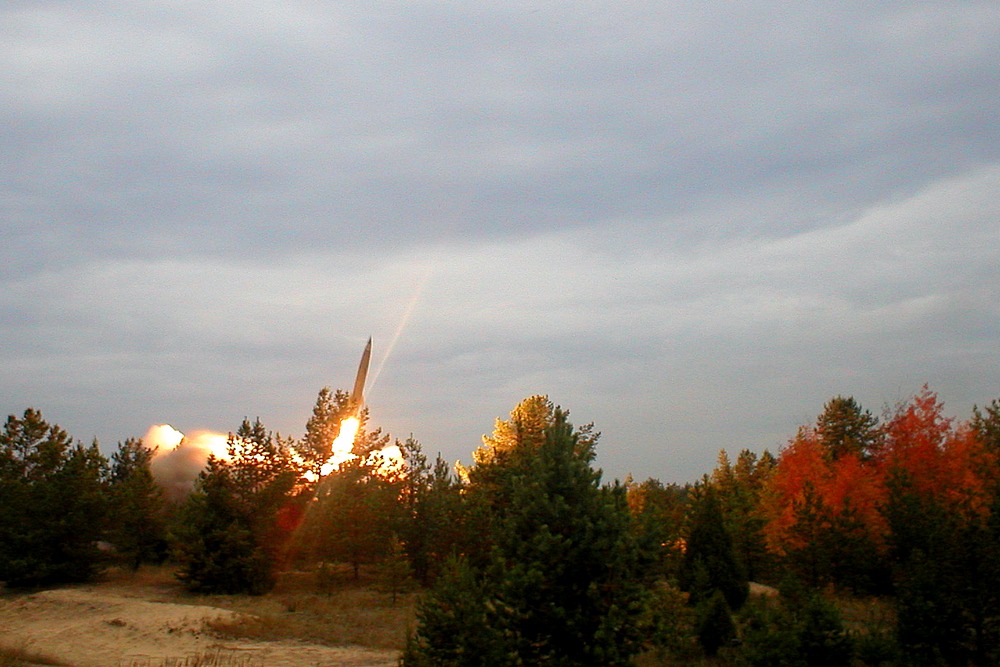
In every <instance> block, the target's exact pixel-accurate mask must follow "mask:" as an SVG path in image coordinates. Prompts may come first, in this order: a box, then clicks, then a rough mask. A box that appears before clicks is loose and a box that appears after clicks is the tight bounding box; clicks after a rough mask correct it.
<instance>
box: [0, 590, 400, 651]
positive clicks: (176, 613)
mask: <svg viewBox="0 0 1000 667" xmlns="http://www.w3.org/2000/svg"><path fill="white" fill-rule="evenodd" d="M233 615H234V612H231V611H227V610H223V609H219V608H217V607H206V606H193V605H182V604H174V603H168V602H154V601H150V600H146V599H143V598H142V597H137V596H136V595H134V594H133V595H129V594H127V593H118V592H109V591H107V590H102V589H100V588H90V587H82V588H68V589H57V590H50V591H42V592H39V593H33V594H30V595H19V596H8V597H3V598H0V645H4V646H9V647H15V648H18V649H24V650H26V651H30V652H32V653H36V654H40V655H45V656H50V657H52V658H55V659H57V660H59V661H60V662H64V663H66V664H68V665H72V666H73V667H187V666H189V665H206V664H208V665H223V666H225V667H340V666H344V667H390V666H394V665H396V660H397V656H398V654H397V653H396V652H395V651H376V650H372V649H365V648H348V647H331V646H323V645H319V644H307V643H302V642H291V641H281V642H246V641H240V640H230V639H221V638H219V637H216V636H213V635H212V634H211V633H210V632H206V630H205V627H204V622H205V620H206V619H214V618H219V617H223V618H226V617H232V616H233Z"/></svg>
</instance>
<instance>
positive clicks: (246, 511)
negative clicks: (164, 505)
mask: <svg viewBox="0 0 1000 667" xmlns="http://www.w3.org/2000/svg"><path fill="white" fill-rule="evenodd" d="M228 454H229V455H228V459H226V460H221V459H217V458H215V457H214V456H213V457H210V458H209V461H208V466H207V468H206V469H205V471H204V472H202V474H201V475H200V476H199V478H198V481H197V483H196V485H195V490H194V492H193V493H192V494H191V496H189V498H188V500H187V502H186V503H185V505H184V506H183V507H182V509H181V511H180V521H179V522H178V523H177V525H176V526H175V529H174V535H175V540H176V543H177V550H176V551H177V558H178V561H179V562H180V572H179V574H178V578H179V579H180V580H181V581H183V582H184V583H185V584H187V586H188V587H189V588H190V589H191V590H195V591H202V592H219V593H251V594H259V593H263V592H266V591H268V590H269V589H270V588H271V587H272V586H273V585H274V570H275V567H276V566H277V564H278V562H279V555H280V551H281V547H282V546H283V540H284V539H285V538H286V537H287V535H285V534H284V531H283V529H282V526H281V525H280V522H279V521H278V518H279V516H280V511H281V509H282V508H283V507H284V506H285V505H286V504H287V503H288V502H290V500H291V497H292V491H293V489H294V487H295V482H296V480H297V479H298V476H299V472H300V471H299V470H298V468H297V467H296V465H295V464H294V462H293V460H292V457H291V452H290V442H289V441H287V440H283V439H282V438H281V437H280V436H275V435H273V434H272V433H271V432H270V431H267V430H266V429H265V428H264V426H263V424H261V422H260V420H259V419H258V420H256V421H254V422H253V423H251V422H250V421H249V420H247V419H244V420H243V423H242V424H241V425H240V428H239V429H238V430H237V431H236V433H235V434H234V433H230V435H229V442H228Z"/></svg>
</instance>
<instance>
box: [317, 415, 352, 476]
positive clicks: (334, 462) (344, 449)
mask: <svg viewBox="0 0 1000 667" xmlns="http://www.w3.org/2000/svg"><path fill="white" fill-rule="evenodd" d="M360 427H361V421H360V420H358V418H357V417H348V418H346V419H344V420H343V421H342V422H340V433H339V434H338V435H337V438H336V439H335V440H334V441H333V445H332V446H331V447H330V458H328V459H327V460H326V463H324V464H323V467H322V468H320V471H319V472H320V475H323V476H326V475H329V474H330V473H331V472H333V471H334V470H336V469H337V468H339V467H340V466H341V465H342V464H344V463H347V462H348V461H350V460H352V459H355V458H357V455H355V453H354V438H355V437H356V436H357V435H358V429H359V428H360Z"/></svg>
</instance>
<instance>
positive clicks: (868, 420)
mask: <svg viewBox="0 0 1000 667" xmlns="http://www.w3.org/2000/svg"><path fill="white" fill-rule="evenodd" d="M816 432H817V433H818V434H819V439H820V443H821V444H822V445H823V448H824V449H825V450H826V452H827V455H828V456H829V457H830V458H832V459H839V458H840V457H842V456H844V455H845V454H853V455H855V456H858V457H859V458H862V459H866V458H868V457H870V456H871V455H872V454H874V453H875V452H876V450H877V449H878V444H879V440H880V437H881V434H880V430H879V426H878V419H877V418H876V417H874V416H873V415H872V413H871V412H869V411H868V410H865V409H863V408H862V407H861V405H859V404H858V402H857V401H855V400H854V397H853V396H848V397H846V398H845V397H843V396H836V397H834V398H832V399H830V400H829V401H828V402H827V404H826V405H825V406H823V413H822V414H820V416H819V417H818V418H817V420H816Z"/></svg>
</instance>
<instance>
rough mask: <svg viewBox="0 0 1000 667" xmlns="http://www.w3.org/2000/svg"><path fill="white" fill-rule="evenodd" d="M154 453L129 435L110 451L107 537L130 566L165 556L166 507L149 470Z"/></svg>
mask: <svg viewBox="0 0 1000 667" xmlns="http://www.w3.org/2000/svg"><path fill="white" fill-rule="evenodd" d="M153 454H154V451H153V450H151V449H149V448H148V447H146V446H145V445H144V444H143V443H142V440H141V439H134V438H129V439H128V440H126V441H125V442H120V443H118V450H117V451H116V452H114V453H113V454H112V455H111V478H110V492H111V514H112V516H113V517H114V521H113V522H112V523H111V525H110V528H109V534H108V537H109V539H110V540H111V542H112V543H113V544H114V545H115V548H116V549H117V551H118V553H119V554H120V555H121V556H122V558H123V559H124V560H125V562H126V563H127V564H128V565H129V566H130V567H131V568H132V569H133V570H136V569H138V568H139V566H140V565H141V564H142V563H148V562H158V561H161V560H163V558H164V557H165V556H166V514H165V512H166V508H165V501H164V497H163V489H162V488H161V487H160V486H159V484H157V483H156V480H154V479H153V473H152V472H151V470H150V462H151V461H152V458H153Z"/></svg>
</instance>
